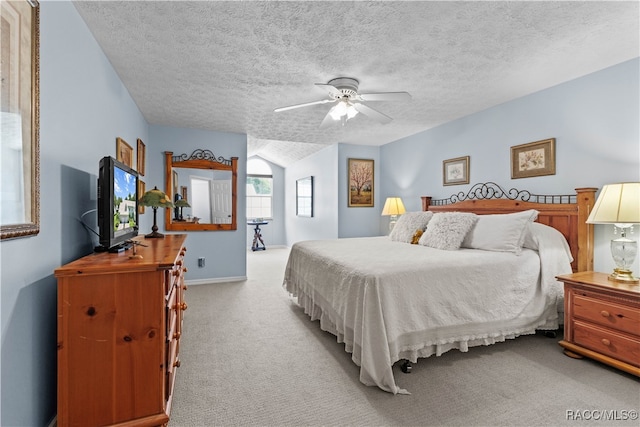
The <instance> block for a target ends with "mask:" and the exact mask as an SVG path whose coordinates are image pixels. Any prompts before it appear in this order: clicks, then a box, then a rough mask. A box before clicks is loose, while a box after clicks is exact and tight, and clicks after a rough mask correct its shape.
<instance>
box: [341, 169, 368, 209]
mask: <svg viewBox="0 0 640 427" xmlns="http://www.w3.org/2000/svg"><path fill="white" fill-rule="evenodd" d="M347 172H348V177H349V188H348V195H349V207H373V194H374V188H373V172H374V168H373V160H370V159H349V164H348V168H347Z"/></svg>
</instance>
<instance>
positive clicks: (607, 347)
mask: <svg viewBox="0 0 640 427" xmlns="http://www.w3.org/2000/svg"><path fill="white" fill-rule="evenodd" d="M558 280H560V281H561V282H564V340H562V341H560V345H561V346H562V347H564V349H565V350H564V353H565V354H566V355H567V356H569V357H573V358H576V359H581V358H582V357H583V356H586V357H589V358H591V359H594V360H597V361H599V362H602V363H606V364H607V365H611V366H613V367H615V368H618V369H621V370H623V371H625V372H629V373H631V374H634V375H637V376H640V287H639V286H638V285H627V284H624V283H618V282H612V281H610V280H608V279H607V274H604V273H594V272H592V271H584V272H580V273H575V274H567V275H563V276H558Z"/></svg>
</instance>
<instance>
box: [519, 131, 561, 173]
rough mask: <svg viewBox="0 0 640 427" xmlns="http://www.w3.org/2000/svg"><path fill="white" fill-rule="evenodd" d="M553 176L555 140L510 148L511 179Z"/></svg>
mask: <svg viewBox="0 0 640 427" xmlns="http://www.w3.org/2000/svg"><path fill="white" fill-rule="evenodd" d="M555 174H556V139H555V138H550V139H543V140H541V141H535V142H530V143H528V144H522V145H515V146H513V147H511V179H516V178H529V177H532V176H543V175H555Z"/></svg>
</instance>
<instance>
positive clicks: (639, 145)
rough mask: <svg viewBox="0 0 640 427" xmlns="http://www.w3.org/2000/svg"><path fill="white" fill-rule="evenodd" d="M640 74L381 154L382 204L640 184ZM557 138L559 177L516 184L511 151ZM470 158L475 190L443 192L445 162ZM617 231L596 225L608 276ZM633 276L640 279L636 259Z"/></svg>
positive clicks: (631, 68)
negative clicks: (481, 185) (492, 186)
mask: <svg viewBox="0 0 640 427" xmlns="http://www.w3.org/2000/svg"><path fill="white" fill-rule="evenodd" d="M639 67H640V60H638V59H634V60H632V61H628V62H625V63H622V64H619V65H617V66H614V67H610V68H607V69H605V70H602V71H600V72H596V73H593V74H590V75H587V76H585V77H582V78H579V79H576V80H573V81H570V82H567V83H564V84H561V85H558V86H555V87H552V88H550V89H547V90H544V91H541V92H537V93H534V94H532V95H529V96H526V97H523V98H519V99H516V100H514V101H511V102H508V103H505V104H502V105H498V106H496V107H494V108H490V109H488V110H486V111H482V112H480V113H477V114H473V115H470V116H467V117H464V118H461V119H459V120H456V121H453V122H450V123H447V124H444V125H442V126H439V127H436V128H434V129H430V130H428V131H425V132H422V133H419V134H416V135H413V136H410V137H408V138H404V139H402V140H400V141H396V142H393V143H390V144H386V145H384V146H382V147H381V152H380V158H381V159H382V160H381V164H382V166H381V171H380V178H379V182H380V183H381V186H380V187H379V188H381V197H387V196H389V195H398V196H401V197H402V198H403V201H404V203H405V205H406V207H407V210H409V211H411V210H419V209H420V196H426V195H429V196H434V197H436V198H440V197H448V196H450V195H451V194H454V193H458V192H460V191H462V192H466V191H467V190H468V189H469V188H470V186H471V185H472V184H474V183H477V182H486V181H493V182H496V183H498V184H500V185H501V186H503V187H504V188H505V189H510V188H518V189H526V190H529V191H531V192H533V193H539V194H571V193H573V192H574V189H575V188H577V187H598V188H601V187H602V185H604V184H608V183H612V182H620V181H639V180H640V131H639V127H640V124H639V117H640V107H639V99H640V97H639V94H640V88H639V81H640V75H639V72H638V70H639ZM547 138H556V153H557V154H556V174H555V175H550V176H543V177H535V178H524V179H514V180H512V179H511V172H510V147H511V146H514V145H519V144H524V143H527V142H532V141H538V140H541V139H547ZM460 156H470V184H471V185H458V186H447V187H444V186H443V185H442V161H443V160H445V159H450V158H454V157H460ZM611 231H612V227H608V226H604V225H596V226H595V246H596V251H595V269H596V270H598V271H611V270H612V269H613V262H612V261H611V253H610V250H609V241H610V239H611V238H612V233H611ZM634 271H635V272H637V273H640V268H638V259H637V258H636V266H635V268H634Z"/></svg>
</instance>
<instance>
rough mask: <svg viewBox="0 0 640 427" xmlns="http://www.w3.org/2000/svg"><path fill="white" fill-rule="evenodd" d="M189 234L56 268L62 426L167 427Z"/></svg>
mask: <svg viewBox="0 0 640 427" xmlns="http://www.w3.org/2000/svg"><path fill="white" fill-rule="evenodd" d="M185 239H186V235H185V234H174V235H166V236H165V237H164V238H158V239H145V238H144V237H141V236H139V237H137V238H136V239H134V240H137V241H139V242H141V243H142V244H144V245H147V246H146V247H144V246H137V247H136V253H137V255H139V256H142V258H133V257H131V256H132V255H133V250H131V249H129V250H127V251H125V252H121V253H94V254H91V255H88V256H86V257H84V258H81V259H79V260H76V261H74V262H71V263H69V264H67V265H65V266H62V267H60V268H58V269H56V270H55V276H56V278H57V279H58V419H57V423H58V425H59V426H105V425H136V426H157V425H166V424H167V423H168V421H169V414H170V411H171V398H172V392H173V386H174V381H175V371H176V368H177V367H178V366H180V361H179V360H178V351H179V347H180V334H181V329H182V316H183V311H184V310H186V308H187V304H186V302H185V301H184V298H183V295H184V290H185V286H184V272H185V271H186V268H184V265H183V258H184V255H185V251H186V248H185V246H184V242H185Z"/></svg>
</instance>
